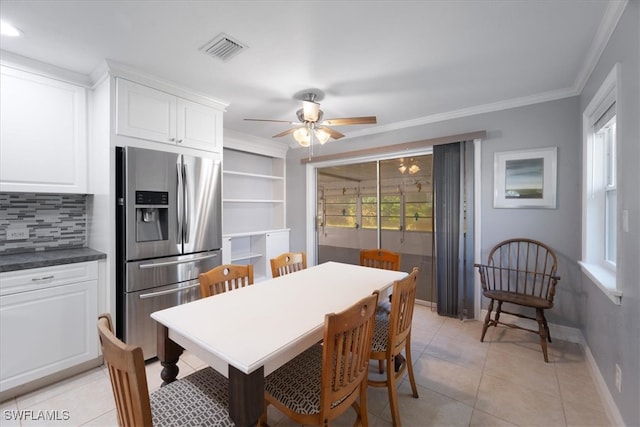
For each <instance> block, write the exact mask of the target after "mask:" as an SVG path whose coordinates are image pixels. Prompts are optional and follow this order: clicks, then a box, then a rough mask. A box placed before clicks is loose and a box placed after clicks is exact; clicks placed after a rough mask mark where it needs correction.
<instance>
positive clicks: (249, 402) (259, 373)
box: [229, 365, 264, 427]
mask: <svg viewBox="0 0 640 427" xmlns="http://www.w3.org/2000/svg"><path fill="white" fill-rule="evenodd" d="M263 408H264V368H263V367H260V368H259V369H257V370H255V371H253V372H252V373H250V374H245V373H243V372H240V371H239V370H238V369H236V368H234V367H233V366H231V365H229V415H231V419H232V420H233V422H234V423H235V425H236V426H241V427H244V426H247V427H248V426H254V425H256V424H257V423H258V419H259V418H260V416H261V415H262V410H263Z"/></svg>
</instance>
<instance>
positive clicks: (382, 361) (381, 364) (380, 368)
mask: <svg viewBox="0 0 640 427" xmlns="http://www.w3.org/2000/svg"><path fill="white" fill-rule="evenodd" d="M378 371H379V372H380V373H381V374H384V360H378Z"/></svg>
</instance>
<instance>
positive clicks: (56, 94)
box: [0, 66, 87, 193]
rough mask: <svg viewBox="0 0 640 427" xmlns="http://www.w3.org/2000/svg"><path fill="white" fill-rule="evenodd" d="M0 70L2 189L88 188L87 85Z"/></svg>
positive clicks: (60, 190) (66, 190) (57, 190)
mask: <svg viewBox="0 0 640 427" xmlns="http://www.w3.org/2000/svg"><path fill="white" fill-rule="evenodd" d="M0 71H1V78H0V123H1V124H2V125H1V126H0V191H3V192H5V191H7V192H10V191H15V192H27V193H86V192H87V104H86V90H85V88H84V87H81V86H77V85H74V84H70V83H66V82H63V81H60V80H56V79H52V78H49V77H44V76H42V75H38V74H33V73H29V72H25V71H22V70H18V69H16V68H12V67H7V66H1V67H0Z"/></svg>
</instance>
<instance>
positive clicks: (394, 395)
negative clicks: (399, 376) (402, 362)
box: [387, 358, 401, 427]
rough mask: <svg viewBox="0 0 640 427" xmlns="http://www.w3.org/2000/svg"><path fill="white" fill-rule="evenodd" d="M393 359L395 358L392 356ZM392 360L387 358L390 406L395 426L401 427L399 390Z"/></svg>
mask: <svg viewBox="0 0 640 427" xmlns="http://www.w3.org/2000/svg"><path fill="white" fill-rule="evenodd" d="M391 360H393V358H391ZM391 360H389V358H387V391H388V393H389V408H390V409H391V419H392V421H393V426H394V427H400V425H401V424H400V409H399V408H398V392H397V390H396V373H395V372H394V370H393V369H389V368H390V366H391Z"/></svg>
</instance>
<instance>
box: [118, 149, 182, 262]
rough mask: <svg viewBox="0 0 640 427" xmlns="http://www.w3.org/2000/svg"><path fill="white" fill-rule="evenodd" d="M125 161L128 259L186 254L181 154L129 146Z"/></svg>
mask: <svg viewBox="0 0 640 427" xmlns="http://www.w3.org/2000/svg"><path fill="white" fill-rule="evenodd" d="M124 162H125V163H126V167H125V168H124V173H125V177H124V183H125V184H124V185H125V189H124V193H125V194H124V200H123V203H122V205H123V206H124V216H125V218H126V219H125V223H126V226H125V230H124V231H125V235H124V238H125V239H126V257H125V259H126V260H137V259H144V258H156V257H163V256H171V255H178V254H180V253H182V245H181V243H180V237H181V233H180V230H181V227H180V209H179V208H180V206H179V204H180V201H181V199H180V192H179V191H178V190H179V186H180V179H179V178H180V173H181V162H180V155H179V154H175V153H167V152H163V151H155V150H145V149H142V148H135V147H127V148H126V149H125V152H124Z"/></svg>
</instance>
